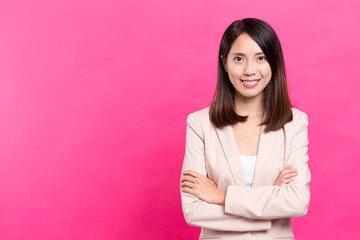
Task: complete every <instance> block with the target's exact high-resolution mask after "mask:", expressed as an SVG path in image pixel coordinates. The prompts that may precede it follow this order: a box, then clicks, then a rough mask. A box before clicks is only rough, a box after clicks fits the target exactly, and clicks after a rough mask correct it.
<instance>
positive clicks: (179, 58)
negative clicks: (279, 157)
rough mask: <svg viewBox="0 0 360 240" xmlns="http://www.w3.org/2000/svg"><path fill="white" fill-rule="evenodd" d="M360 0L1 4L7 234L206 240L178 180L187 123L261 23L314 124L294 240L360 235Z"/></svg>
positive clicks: (0, 212) (3, 225)
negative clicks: (238, 45)
mask: <svg viewBox="0 0 360 240" xmlns="http://www.w3.org/2000/svg"><path fill="white" fill-rule="evenodd" d="M359 9H360V3H359V1H356V0H347V1H325V0H321V1H310V0H302V1H285V0H282V1H267V0H258V1H239V0H233V1H226V2H225V1H202V0H198V1H187V2H186V1H185V2H184V1H180V0H177V1H120V2H119V1H115V0H113V1H111V0H102V1H94V0H92V1H89V0H86V1H85V0H76V1H74V0H63V1H55V0H51V1H49V0H32V1H23V0H18V1H7V0H3V1H1V2H0V40H1V44H0V53H1V54H0V126H1V127H0V239H1V240H23V239H27V240H48V239H52V240H56V239H88V240H90V239H94V240H99V239H106V240H108V239H109V240H111V239H114V240H115V239H196V237H197V236H198V233H199V229H197V228H192V227H189V226H187V225H186V223H185V221H184V220H183V216H182V211H181V206H180V194H179V188H178V183H179V177H180V176H179V174H180V169H181V164H182V158H183V154H184V146H185V127H186V126H185V119H186V116H187V114H189V113H190V112H192V111H195V110H198V109H200V108H203V107H205V106H208V105H209V102H210V99H211V97H212V94H213V91H214V87H215V82H216V62H217V59H216V56H217V51H218V47H219V42H220V38H221V36H222V33H223V32H224V30H225V29H226V27H227V26H228V25H229V24H230V23H231V22H232V21H234V20H237V19H241V18H244V17H257V18H260V19H263V20H265V21H267V22H268V23H270V24H271V25H272V26H273V27H274V29H275V30H276V31H277V33H278V35H279V38H280V40H281V42H282V45H283V49H284V54H285V59H286V67H287V73H288V80H289V87H290V94H291V98H292V101H293V103H294V105H295V106H296V107H298V108H299V109H301V110H303V111H305V112H306V113H308V115H309V121H310V125H309V141H310V145H309V155H310V162H309V164H310V169H311V172H312V183H311V194H312V195H311V204H310V208H309V212H308V215H306V216H305V217H302V218H298V219H294V220H293V224H294V232H295V235H296V237H297V238H296V239H306V240H308V239H317V240H318V239H326V240H329V239H354V236H359V234H360V228H359V227H358V224H359V223H360V207H359V202H360V191H359V189H360V186H359V178H358V176H359V171H360V161H359V155H360V148H359V137H358V135H359V127H358V125H359V118H360V111H359V109H360V100H359V99H360V98H359V94H358V93H359V87H360V81H359V66H358V65H359V59H360V48H359V43H358V41H359V39H360V26H359V23H360V19H359V18H358V13H359Z"/></svg>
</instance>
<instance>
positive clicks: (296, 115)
mask: <svg viewBox="0 0 360 240" xmlns="http://www.w3.org/2000/svg"><path fill="white" fill-rule="evenodd" d="M291 110H292V113H293V121H294V122H297V121H301V120H302V121H304V120H307V119H308V115H307V114H306V113H305V112H304V111H302V110H300V109H298V108H295V107H291Z"/></svg>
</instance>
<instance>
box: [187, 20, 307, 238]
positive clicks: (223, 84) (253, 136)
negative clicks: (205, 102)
mask: <svg viewBox="0 0 360 240" xmlns="http://www.w3.org/2000/svg"><path fill="white" fill-rule="evenodd" d="M307 127H308V117H307V114H306V113H304V112H302V111H300V110H298V109H296V108H294V107H292V104H291V103H290V99H289V96H288V90H287V84H286V76H285V67H284V59H283V54H282V49H281V46H280V42H279V39H278V37H277V35H276V33H275V31H274V30H273V29H272V28H271V27H270V26H269V25H268V24H267V23H265V22H264V21H262V20H259V19H255V18H245V19H243V20H241V21H235V22H233V23H232V24H231V25H230V26H229V27H228V28H227V29H226V31H225V33H224V35H223V37H222V40H221V44H220V50H219V60H218V82H217V86H216V90H215V94H214V98H213V101H212V103H211V106H210V107H207V108H205V109H202V110H199V111H197V112H194V113H191V114H190V115H189V116H188V118H187V132H186V151H185V157H184V162H183V168H182V175H181V200H182V208H183V213H184V216H185V220H186V222H187V223H188V224H189V225H192V226H198V227H201V233H200V239H262V240H263V239H294V235H293V232H292V228H291V220H290V219H291V218H294V217H300V216H303V215H305V214H306V213H307V209H308V205H309V201H310V190H309V183H310V179H311V176H310V171H309V167H308V163H307V162H308V159H309V157H308V154H307V150H308V136H307Z"/></svg>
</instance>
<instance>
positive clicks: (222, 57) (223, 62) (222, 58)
mask: <svg viewBox="0 0 360 240" xmlns="http://www.w3.org/2000/svg"><path fill="white" fill-rule="evenodd" d="M221 62H222V64H223V66H224V68H225V71H226V72H227V71H228V70H227V66H226V59H225V58H224V56H223V55H221Z"/></svg>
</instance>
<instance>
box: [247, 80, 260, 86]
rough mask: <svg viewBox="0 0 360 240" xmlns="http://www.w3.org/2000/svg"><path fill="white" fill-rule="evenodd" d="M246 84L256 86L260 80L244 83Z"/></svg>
mask: <svg viewBox="0 0 360 240" xmlns="http://www.w3.org/2000/svg"><path fill="white" fill-rule="evenodd" d="M244 82H246V83H247V84H249V85H254V84H255V83H257V82H258V80H255V81H244Z"/></svg>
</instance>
